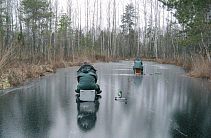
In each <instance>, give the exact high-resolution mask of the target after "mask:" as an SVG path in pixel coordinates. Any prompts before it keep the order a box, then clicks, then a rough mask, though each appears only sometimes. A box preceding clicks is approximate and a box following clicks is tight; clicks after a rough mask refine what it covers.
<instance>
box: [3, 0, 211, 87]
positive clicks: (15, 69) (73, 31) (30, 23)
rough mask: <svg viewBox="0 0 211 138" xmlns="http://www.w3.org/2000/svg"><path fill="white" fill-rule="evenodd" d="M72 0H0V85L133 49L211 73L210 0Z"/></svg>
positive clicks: (193, 72) (131, 53)
mask: <svg viewBox="0 0 211 138" xmlns="http://www.w3.org/2000/svg"><path fill="white" fill-rule="evenodd" d="M79 2H80V0H78V1H74V0H67V3H66V4H65V6H66V7H65V8H64V7H63V8H61V6H59V1H58V0H0V70H1V73H0V75H1V80H0V85H1V86H0V88H1V89H4V88H7V87H11V86H15V85H19V84H22V83H23V82H24V81H25V80H26V79H27V78H34V77H40V76H44V72H47V71H49V72H55V70H56V68H61V67H68V66H72V65H80V64H82V63H83V62H84V61H89V62H108V61H117V60H120V59H129V60H133V59H134V58H136V57H140V58H142V59H144V60H153V61H157V62H159V63H163V64H164V63H165V64H175V65H179V66H183V67H185V69H187V70H189V74H188V75H189V76H191V77H200V78H207V79H211V59H210V58H211V57H210V54H211V1H210V0H130V1H128V2H127V3H126V4H125V3H121V1H119V0H106V2H105V1H104V0H84V2H83V4H82V3H79ZM81 5H83V7H82V6H81ZM64 10H65V11H64Z"/></svg>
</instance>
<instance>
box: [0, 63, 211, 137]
mask: <svg viewBox="0 0 211 138" xmlns="http://www.w3.org/2000/svg"><path fill="white" fill-rule="evenodd" d="M143 65H144V73H145V75H135V74H133V70H132V68H133V61H120V62H116V63H96V64H94V67H95V68H96V69H97V75H98V82H97V83H98V84H99V85H100V88H101V90H102V93H101V95H100V97H99V99H98V100H97V101H95V102H83V103H81V102H76V98H77V95H76V93H75V92H74V90H75V89H76V86H77V80H76V75H77V73H76V71H77V70H78V69H79V67H70V68H65V69H59V70H58V71H57V73H55V74H51V75H48V76H46V77H43V78H39V79H36V80H33V82H32V83H31V84H29V85H26V86H23V87H19V88H16V89H12V90H9V91H8V90H7V91H4V92H1V93H0V95H1V96H0V138H176V137H178V138H181V137H188V138H193V137H200V138H208V137H210V136H211V83H209V82H207V81H204V80H202V79H195V78H188V77H186V76H185V75H186V72H185V71H184V70H182V68H181V67H177V66H173V65H162V64H157V63H155V62H143ZM156 72H160V73H159V74H156ZM118 89H120V90H121V91H122V93H123V97H125V98H127V102H120V101H115V97H116V96H117V92H118Z"/></svg>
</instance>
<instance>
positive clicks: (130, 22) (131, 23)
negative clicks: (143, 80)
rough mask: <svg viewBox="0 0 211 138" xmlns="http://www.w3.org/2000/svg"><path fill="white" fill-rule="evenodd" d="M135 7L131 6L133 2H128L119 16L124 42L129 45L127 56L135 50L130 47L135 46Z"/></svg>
mask: <svg viewBox="0 0 211 138" xmlns="http://www.w3.org/2000/svg"><path fill="white" fill-rule="evenodd" d="M135 15H136V14H135V8H134V6H133V3H130V4H128V5H127V6H126V7H125V13H123V15H122V17H121V22H122V25H121V28H122V32H123V35H124V36H125V41H126V42H125V44H126V45H128V46H129V56H130V57H131V56H132V53H133V52H135V51H133V50H132V49H133V48H134V47H135V43H136V40H135V41H134V38H135V35H134V34H135V30H134V28H135V19H136V16H135Z"/></svg>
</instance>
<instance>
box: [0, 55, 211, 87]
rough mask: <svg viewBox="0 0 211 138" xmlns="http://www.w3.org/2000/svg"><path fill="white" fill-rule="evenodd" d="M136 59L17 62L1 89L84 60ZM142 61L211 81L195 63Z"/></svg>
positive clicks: (4, 77) (5, 73)
mask: <svg viewBox="0 0 211 138" xmlns="http://www.w3.org/2000/svg"><path fill="white" fill-rule="evenodd" d="M135 59H136V58H130V59H114V58H111V59H107V60H106V61H105V60H96V59H94V60H90V59H88V58H87V59H86V60H84V61H82V60H75V61H74V62H73V61H69V62H65V61H61V62H56V63H53V64H44V65H35V64H31V65H28V64H24V63H17V65H16V64H15V65H13V66H8V68H7V69H4V70H3V71H2V74H1V78H0V90H5V89H11V88H14V87H17V86H21V85H24V84H26V83H27V82H28V80H29V79H34V78H40V77H44V76H46V75H47V74H49V73H56V70H57V69H59V68H67V67H72V66H81V65H82V64H83V63H84V62H88V63H90V64H94V63H99V62H105V63H106V62H119V61H120V60H127V61H134V60H135ZM142 61H154V62H157V63H159V64H170V65H176V66H181V67H183V68H184V69H185V70H187V71H188V72H189V73H188V74H187V75H186V76H187V77H192V78H202V79H207V80H208V81H209V82H211V74H205V75H203V76H201V77H200V76H198V75H197V71H198V72H199V70H195V72H194V69H195V68H193V65H190V64H187V63H182V62H175V61H167V60H162V59H146V58H142ZM208 70H209V68H208ZM202 71H203V69H202ZM198 74H200V73H198ZM209 75H210V76H209ZM204 76H205V77H204Z"/></svg>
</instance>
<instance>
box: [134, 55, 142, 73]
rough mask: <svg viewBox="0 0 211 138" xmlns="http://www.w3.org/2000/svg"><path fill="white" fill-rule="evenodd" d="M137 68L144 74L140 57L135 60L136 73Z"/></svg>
mask: <svg viewBox="0 0 211 138" xmlns="http://www.w3.org/2000/svg"><path fill="white" fill-rule="evenodd" d="M136 69H140V70H141V74H143V63H142V61H141V59H140V58H136V60H135V61H134V65H133V70H134V73H135V70H136Z"/></svg>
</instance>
